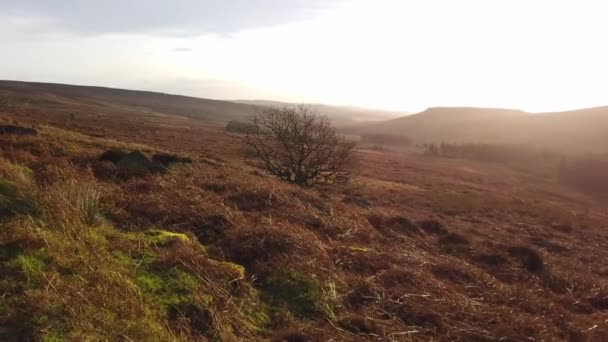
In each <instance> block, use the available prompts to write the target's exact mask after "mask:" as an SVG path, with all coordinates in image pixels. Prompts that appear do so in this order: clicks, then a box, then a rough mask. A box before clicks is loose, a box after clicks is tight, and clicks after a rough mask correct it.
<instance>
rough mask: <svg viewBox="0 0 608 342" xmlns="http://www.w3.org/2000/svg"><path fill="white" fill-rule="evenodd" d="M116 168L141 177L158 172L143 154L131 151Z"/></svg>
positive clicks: (156, 167)
mask: <svg viewBox="0 0 608 342" xmlns="http://www.w3.org/2000/svg"><path fill="white" fill-rule="evenodd" d="M116 166H117V167H118V168H119V170H120V171H122V172H127V173H129V174H132V175H142V174H147V173H152V172H157V171H160V167H159V166H158V165H156V164H154V163H153V162H151V161H150V159H148V157H146V155H145V154H143V153H141V152H140V151H137V150H136V151H133V152H131V153H129V154H127V155H126V156H124V157H123V158H122V159H120V161H119V162H118V163H116Z"/></svg>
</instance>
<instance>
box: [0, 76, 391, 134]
mask: <svg viewBox="0 0 608 342" xmlns="http://www.w3.org/2000/svg"><path fill="white" fill-rule="evenodd" d="M269 103H272V104H275V105H292V104H288V103H282V102H272V101H251V102H250V103H249V102H248V101H236V102H232V101H221V100H210V99H203V98H196V97H189V96H181V95H171V94H163V93H155V92H148V91H136V90H125V89H113V88H104V87H91V86H75V85H67V84H52V83H32V82H17V81H0V106H14V107H17V108H25V109H27V112H30V113H31V112H36V111H38V112H49V111H53V112H58V113H64V114H66V115H67V114H69V113H74V114H79V113H81V114H82V115H88V113H90V112H95V113H97V114H98V115H105V114H107V113H110V114H111V115H113V113H114V114H117V113H121V115H125V116H133V117H134V116H137V115H139V114H140V113H141V112H143V113H148V114H151V115H156V116H159V115H174V116H175V115H178V116H183V117H188V118H193V119H202V120H206V121H209V122H212V123H217V124H225V123H226V122H228V121H230V120H241V121H242V120H246V119H247V118H248V117H249V116H250V115H251V114H252V113H253V112H254V111H255V110H256V107H257V106H259V105H262V104H269ZM315 109H317V110H319V111H320V112H322V113H323V114H326V115H328V116H329V118H330V119H331V120H332V121H333V122H334V123H336V124H340V125H344V124H351V123H353V122H356V121H366V120H367V121H369V120H382V119H387V118H392V117H396V116H399V115H403V113H391V112H384V111H379V110H368V109H360V108H348V107H335V106H326V105H315Z"/></svg>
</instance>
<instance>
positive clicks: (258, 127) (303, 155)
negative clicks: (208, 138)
mask: <svg viewBox="0 0 608 342" xmlns="http://www.w3.org/2000/svg"><path fill="white" fill-rule="evenodd" d="M250 124H251V127H252V130H251V132H249V133H248V134H247V137H246V143H247V151H248V155H249V156H250V157H252V158H253V159H255V160H257V161H258V162H259V163H260V165H261V166H262V167H263V168H265V169H266V171H268V173H270V174H272V175H275V176H278V177H279V178H281V179H282V180H284V181H287V182H291V183H295V184H298V185H300V186H313V185H315V184H331V183H334V182H336V181H339V180H343V179H346V178H347V176H348V175H349V170H350V167H351V166H352V161H353V154H354V148H355V144H354V143H353V142H349V141H346V140H345V139H344V138H343V137H341V136H339V135H338V134H337V133H336V131H335V129H334V128H333V127H332V126H331V124H330V122H329V119H328V118H327V117H326V116H323V115H319V114H317V113H315V112H313V111H312V110H311V109H310V107H307V106H304V105H300V106H295V107H283V108H273V107H270V108H263V109H261V110H260V111H259V112H258V113H256V114H255V115H253V116H252V117H251V119H250Z"/></svg>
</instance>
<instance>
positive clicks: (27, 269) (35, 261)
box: [8, 252, 49, 285]
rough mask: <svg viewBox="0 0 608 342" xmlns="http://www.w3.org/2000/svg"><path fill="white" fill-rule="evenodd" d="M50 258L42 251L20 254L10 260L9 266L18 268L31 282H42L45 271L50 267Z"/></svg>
mask: <svg viewBox="0 0 608 342" xmlns="http://www.w3.org/2000/svg"><path fill="white" fill-rule="evenodd" d="M48 263H49V258H48V256H47V255H45V254H43V253H42V252H36V253H33V254H19V255H18V256H17V257H15V258H14V259H12V260H11V261H9V262H8V266H9V267H10V268H13V269H15V270H18V271H19V272H20V273H21V274H22V275H23V276H24V277H25V278H26V279H27V281H28V283H30V285H34V284H37V283H40V282H41V281H42V280H43V278H44V272H46V271H47V269H48Z"/></svg>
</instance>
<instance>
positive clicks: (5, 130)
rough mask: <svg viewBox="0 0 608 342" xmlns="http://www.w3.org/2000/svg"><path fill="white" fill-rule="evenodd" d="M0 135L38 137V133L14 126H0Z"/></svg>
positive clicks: (31, 129)
mask: <svg viewBox="0 0 608 342" xmlns="http://www.w3.org/2000/svg"><path fill="white" fill-rule="evenodd" d="M0 134H14V135H38V131H36V130H35V129H33V128H29V127H22V126H15V125H0Z"/></svg>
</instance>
